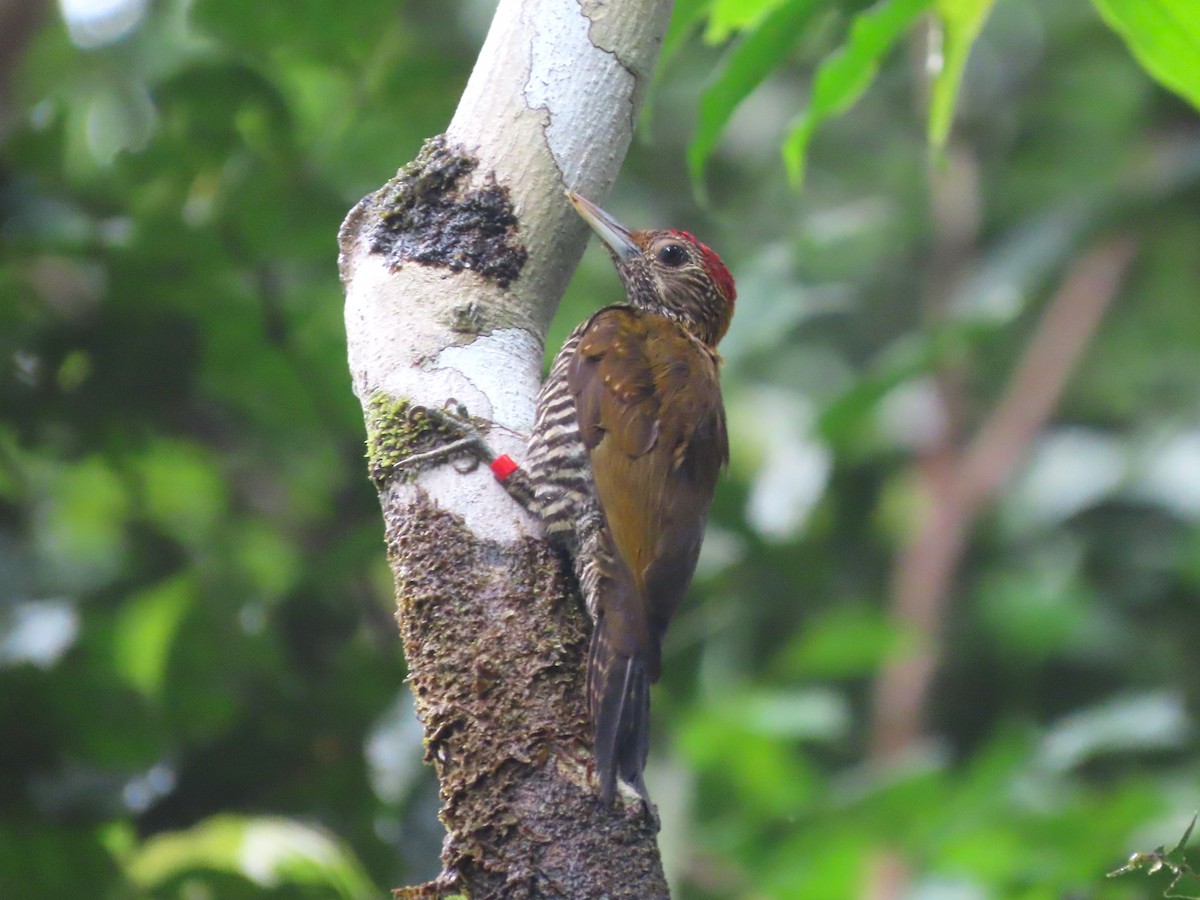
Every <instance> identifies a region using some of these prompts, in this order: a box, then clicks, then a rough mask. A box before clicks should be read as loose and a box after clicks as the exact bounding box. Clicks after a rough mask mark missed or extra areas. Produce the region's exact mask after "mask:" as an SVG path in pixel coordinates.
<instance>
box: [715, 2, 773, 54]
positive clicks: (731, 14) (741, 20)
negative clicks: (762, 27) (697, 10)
mask: <svg viewBox="0 0 1200 900" xmlns="http://www.w3.org/2000/svg"><path fill="white" fill-rule="evenodd" d="M786 2H787V0H712V3H711V6H710V8H709V12H708V27H707V28H705V29H704V40H705V41H707V42H708V43H710V44H719V43H721V42H722V41H724V40H727V39H728V38H729V37H730V36H731V35H734V34H736V33H737V32H739V31H747V30H749V29H751V28H754V27H756V26H757V25H758V24H759V23H760V22H762V20H763V19H764V18H766V17H767V16H768V15H770V14H771V13H772V12H773V11H774V10H776V9H778V8H779V7H780V6H782V5H783V4H784V3H786Z"/></svg>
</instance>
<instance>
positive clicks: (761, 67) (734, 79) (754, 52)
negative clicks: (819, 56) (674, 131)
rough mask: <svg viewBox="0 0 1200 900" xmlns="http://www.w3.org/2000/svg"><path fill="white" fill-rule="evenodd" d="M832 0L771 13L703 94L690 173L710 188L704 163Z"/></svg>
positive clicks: (800, 2)
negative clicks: (738, 113)
mask: <svg viewBox="0 0 1200 900" xmlns="http://www.w3.org/2000/svg"><path fill="white" fill-rule="evenodd" d="M831 2H832V0H791V2H789V3H787V4H786V5H784V6H781V7H779V9H777V10H775V11H774V12H773V13H771V14H770V15H769V16H767V17H766V18H765V19H763V21H762V22H761V24H760V25H759V26H758V28H756V29H755V30H754V31H752V32H750V34H748V35H747V36H746V38H745V39H744V40H743V41H742V42H741V43H739V44H738V45H737V46H736V47H734V48H733V51H732V52H731V53H730V54H729V56H728V57H727V58H726V60H725V64H724V66H722V68H721V71H720V73H719V74H718V75H717V77H716V80H714V81H713V82H712V83H711V84H710V85H709V86H708V87H707V88H705V90H704V96H702V97H701V98H700V121H699V123H698V124H697V125H696V135H695V137H694V138H692V142H691V144H689V145H688V152H687V160H688V172H689V173H690V174H691V177H692V183H693V184H694V185H695V187H696V190H697V191H698V192H700V193H701V194H703V193H704V166H705V164H706V163H707V162H708V158H709V156H711V155H712V151H713V148H715V147H716V145H717V140H718V139H719V138H720V136H721V131H722V130H723V129H724V128H725V125H726V123H727V122H728V121H729V118H730V116H732V115H733V111H734V110H735V109H737V107H738V104H740V103H741V102H742V101H743V100H745V99H746V97H747V96H749V95H750V92H751V91H753V90H754V89H755V88H756V87H758V86H759V85H760V84H761V83H762V81H763V79H765V78H766V77H767V76H768V75H770V74H771V73H772V72H774V71H775V70H776V69H777V68H779V66H780V65H781V64H782V63H783V61H784V59H786V58H787V55H788V54H789V53H790V52H791V51H792V48H793V47H794V46H795V45H796V42H797V41H798V40H799V38H800V33H801V31H803V29H804V28H805V27H806V26H807V25H808V23H809V22H810V21H811V20H812V19H813V17H814V16H816V14H817V13H819V12H821V11H822V10H824V9H825V8H826V7H828V6H829V5H830V4H831Z"/></svg>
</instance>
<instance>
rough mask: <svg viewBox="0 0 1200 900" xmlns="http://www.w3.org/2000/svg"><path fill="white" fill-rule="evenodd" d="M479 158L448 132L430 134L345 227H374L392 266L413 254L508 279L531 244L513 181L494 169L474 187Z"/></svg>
mask: <svg viewBox="0 0 1200 900" xmlns="http://www.w3.org/2000/svg"><path fill="white" fill-rule="evenodd" d="M478 165H479V163H478V160H476V159H475V158H474V157H472V156H470V155H469V154H468V153H467V152H466V151H465V150H464V149H463V148H461V147H451V146H450V145H449V144H448V143H447V141H446V137H445V135H438V136H437V137H434V138H430V139H429V140H428V141H426V142H425V145H424V146H423V147H422V148H421V152H420V153H418V154H417V158H416V159H414V160H413V161H412V162H411V163H409V164H408V165H407V166H405V167H404V168H402V169H401V170H400V171H399V172H397V173H396V176H395V177H394V178H392V179H391V180H390V181H388V183H387V184H385V185H384V186H383V187H382V188H380V189H379V190H378V191H376V192H375V193H374V194H372V195H371V196H370V197H368V198H366V199H365V200H364V201H363V204H360V207H362V206H363V205H364V204H365V209H360V208H359V207H356V209H355V211H352V213H351V216H350V217H348V218H347V226H346V227H351V228H352V229H356V228H359V227H365V228H367V229H369V231H368V232H367V234H368V237H369V239H370V242H371V244H370V246H371V252H372V253H382V254H383V255H384V256H386V257H387V260H388V262H389V263H390V264H391V266H392V268H393V269H398V268H400V267H401V266H403V265H404V264H405V263H410V262H416V263H421V264H422V265H427V266H442V267H445V268H448V269H451V270H453V271H455V272H458V271H461V270H463V269H470V270H471V271H472V272H478V273H479V274H480V275H482V276H483V277H484V278H487V279H488V280H490V281H494V282H496V284H498V285H500V287H508V285H510V284H511V283H512V282H513V281H515V280H516V278H517V276H518V275H520V274H521V269H522V268H523V267H524V266H525V260H526V258H527V257H528V252H527V251H526V249H525V245H524V244H523V243H522V242H521V240H520V238H519V237H518V234H517V232H518V231H519V227H518V221H517V216H516V213H515V212H514V211H513V206H512V201H511V200H510V199H509V194H508V189H507V188H505V187H502V186H501V185H500V184H498V183H497V181H496V178H495V176H494V175H492V174H488V175H487V177H486V178H485V179H484V184H483V186H482V187H479V188H471V187H470V180H469V178H468V176H469V175H470V174H471V172H473V171H474V170H475V169H476V167H477V166H478ZM372 211H373V212H374V215H373V216H372V215H369V213H370V212H372ZM352 219H354V221H353V225H351V220H352ZM346 227H344V228H343V231H344V232H345V230H346ZM344 240H345V238H344V237H343V241H344Z"/></svg>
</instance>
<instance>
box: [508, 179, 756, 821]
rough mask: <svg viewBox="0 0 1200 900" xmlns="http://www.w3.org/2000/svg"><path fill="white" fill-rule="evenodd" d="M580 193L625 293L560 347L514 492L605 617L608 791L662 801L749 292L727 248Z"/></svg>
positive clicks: (594, 679) (591, 688)
mask: <svg viewBox="0 0 1200 900" xmlns="http://www.w3.org/2000/svg"><path fill="white" fill-rule="evenodd" d="M567 198H568V200H569V201H570V202H571V204H572V205H573V206H574V207H575V209H576V211H577V212H578V213H579V215H580V216H582V217H583V219H584V221H586V222H587V223H588V225H590V226H591V228H592V229H593V230H594V231H595V232H596V234H597V235H598V236H599V237H600V239H601V240H602V241H603V242H604V244H605V245H606V247H607V249H608V251H609V254H610V255H611V256H612V258H613V262H614V263H615V265H616V268H617V274H618V275H619V276H620V279H621V283H622V285H623V286H624V288H625V294H626V298H625V302H623V303H619V304H616V305H613V306H607V307H605V308H604V309H601V310H600V311H599V312H597V313H595V314H594V315H592V316H591V317H590V318H588V319H587V320H586V321H585V322H583V323H582V324H580V325H579V326H578V327H577V328H575V330H574V331H572V332H571V334H570V336H569V337H568V338H567V340H566V342H565V343H564V344H563V347H562V349H561V350H560V351H559V352H558V355H557V356H556V357H555V360H554V363H553V364H552V366H551V368H550V375H549V377H548V378H547V380H546V382H545V384H544V385H543V386H542V389H541V392H540V393H539V395H538V401H537V417H536V420H535V424H534V430H533V433H532V434H531V436H530V439H529V444H528V452H527V456H526V460H525V463H524V469H523V473H522V474H523V478H522V479H519V480H520V481H521V483H522V484H521V487H520V489H519V490H518V489H516V481H517V480H514V482H513V484H512V485H511V486H510V492H511V493H513V495H514V497H517V498H518V499H521V498H522V497H524V498H526V504H527V506H528V507H529V508H530V510H531V511H532V512H533V513H534V515H536V516H537V517H538V518H539V519H540V520H541V522H542V526H543V528H544V531H545V533H546V536H547V538H548V539H550V540H551V541H552V542H555V543H557V544H558V545H559V546H561V547H563V548H564V549H565V550H566V551H567V552H568V553H569V554H570V555H571V557H572V560H573V564H574V569H575V574H576V576H577V578H578V580H579V585H580V590H581V593H582V595H583V600H584V603H585V605H586V607H587V611H588V613H589V615H590V616H591V619H592V622H593V631H592V638H591V642H590V645H589V649H588V663H587V686H588V696H589V702H590V707H591V720H592V728H593V738H594V744H593V747H594V755H595V760H596V772H597V776H598V779H599V784H600V795H601V798H602V799H603V800H604V801H605V802H607V803H611V802H612V801H613V798H614V796H615V792H616V783H617V779H618V778H620V779H621V780H623V781H625V782H626V783H627V784H628V785H630V786H631V787H632V788H633V789H634V790H636V791H637V792H638V794H639V795H640V796H641V797H642V799H643V800H644V801H645V803H646V805H647V808H650V799H649V795H648V794H647V792H646V786H645V783H644V781H643V770H644V769H645V766H646V757H647V754H648V752H649V717H650V685H651V684H653V683H654V682H656V681H657V680H658V678H659V674H660V671H661V666H662V642H663V637H664V636H665V634H666V631H667V626H668V624H669V623H670V621H671V617H672V616H673V615H674V613H675V610H676V608H677V607H678V606H679V602H680V600H681V599H682V598H683V595H684V593H685V592H686V591H687V589H688V585H689V583H690V582H691V579H692V574H693V572H694V571H695V568H696V559H697V557H698V555H699V553H700V542H701V540H702V538H703V536H704V524H705V521H706V519H707V517H708V511H709V506H710V505H711V503H712V498H713V490H714V487H715V485H716V481H717V475H718V472H719V471H720V470H721V469H722V468H723V467H724V466H725V465H726V464H727V462H728V460H729V441H728V437H727V435H726V428H725V408H724V405H723V403H722V400H721V387H720V381H719V379H718V369H719V366H720V357H719V356H718V355H717V350H716V348H717V343H718V342H719V341H720V340H721V338H722V336H723V335H724V334H725V332H726V331H727V330H728V328H729V323H730V319H731V317H732V315H733V307H734V301H735V299H736V290H735V288H734V283H733V277H732V276H731V275H730V273H729V270H728V269H727V268H726V267H725V264H724V263H722V262H721V259H720V257H718V256H717V254H716V253H714V252H713V251H712V250H710V249H709V248H708V247H707V246H705V245H704V244H702V243H700V242H699V241H698V240H696V238H694V237H692V235H690V234H688V233H687V232H685V231H631V230H630V229H628V228H626V227H625V226H623V225H621V224H620V223H619V222H617V221H616V220H615V219H614V218H612V216H610V215H609V214H608V213H606V212H605V211H604V210H602V209H600V207H598V206H596V205H595V204H594V203H592V202H591V201H589V200H586V199H585V198H583V197H581V196H580V195H578V194H576V193H574V192H571V191H568V192H567ZM492 469H493V471H494V472H495V473H496V476H497V477H498V478H500V479H501V481H502V482H504V481H507V479H509V478H510V476H511V475H512V474H513V473H514V471H515V464H514V463H513V462H512V461H511V460H510V459H509V458H508V457H500V458H499V459H497V460H495V461H494V462H493V463H492ZM530 497H531V498H532V499H529V498H530Z"/></svg>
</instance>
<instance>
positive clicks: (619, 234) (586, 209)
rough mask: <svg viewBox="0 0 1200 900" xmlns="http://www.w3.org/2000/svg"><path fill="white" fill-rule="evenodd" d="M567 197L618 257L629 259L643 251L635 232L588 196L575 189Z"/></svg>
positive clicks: (568, 192)
mask: <svg viewBox="0 0 1200 900" xmlns="http://www.w3.org/2000/svg"><path fill="white" fill-rule="evenodd" d="M566 193H567V199H568V200H570V201H571V205H572V206H574V207H575V211H576V212H577V213H579V215H580V216H581V217H582V218H583V221H585V222H587V223H588V225H590V226H591V228H592V231H594V232H596V234H597V235H599V237H600V240H602V241H604V243H605V244H607V245H608V248H609V249H610V250H612V252H613V253H614V254H616V256H617V258H618V259H621V260H627V259H630V258H631V257H633V256H636V255H638V254H639V253H641V252H642V250H641V248H640V247H639V246H638V245H637V242H636V241H634V239H633V232H631V231H630V230H629V229H628V228H626V227H625V226H624V225H622V224H621V223H620V222H618V221H617V220H616V219H614V218H613V217H612V216H610V215H609V214H608V213H606V212H605V211H604V210H602V209H601V208H600V207H598V206H597V205H596V204H595V203H593V202H592V201H591V200H589V199H587V198H586V197H581V196H580V195H579V194H577V193H575V192H574V191H567V192H566Z"/></svg>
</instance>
